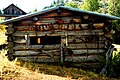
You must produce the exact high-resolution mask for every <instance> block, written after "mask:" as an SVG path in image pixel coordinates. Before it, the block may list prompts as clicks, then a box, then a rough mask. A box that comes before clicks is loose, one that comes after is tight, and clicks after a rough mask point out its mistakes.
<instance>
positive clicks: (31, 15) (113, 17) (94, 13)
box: [0, 6, 120, 24]
mask: <svg viewBox="0 0 120 80" xmlns="http://www.w3.org/2000/svg"><path fill="white" fill-rule="evenodd" d="M57 9H63V10H69V11H74V12H78V13H83V14H88V15H96V16H98V17H104V18H106V19H108V20H120V17H116V16H111V15H107V14H101V13H97V12H92V11H85V10H81V9H77V8H72V7H67V6H57V7H52V8H48V9H45V10H43V11H40V12H34V13H30V14H26V15H22V16H19V17H16V18H12V19H9V20H5V21H3V22H1V23H0V24H9V23H13V22H16V21H20V20H23V19H27V18H30V17H34V16H37V15H40V14H45V13H48V12H50V11H54V10H57Z"/></svg>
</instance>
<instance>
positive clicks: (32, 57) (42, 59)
mask: <svg viewBox="0 0 120 80" xmlns="http://www.w3.org/2000/svg"><path fill="white" fill-rule="evenodd" d="M18 59H21V60H24V61H32V62H47V63H48V62H49V63H50V62H60V58H41V57H40V58H39V57H38V56H35V57H34V56H31V57H18ZM36 59H37V60H36Z"/></svg>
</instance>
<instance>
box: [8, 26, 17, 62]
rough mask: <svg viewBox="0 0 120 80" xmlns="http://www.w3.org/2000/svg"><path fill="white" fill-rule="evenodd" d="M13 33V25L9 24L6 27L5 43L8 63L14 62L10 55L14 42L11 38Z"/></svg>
mask: <svg viewBox="0 0 120 80" xmlns="http://www.w3.org/2000/svg"><path fill="white" fill-rule="evenodd" d="M14 32H15V30H14V28H13V24H9V25H8V27H7V32H6V35H7V42H8V47H7V48H8V51H7V54H6V56H7V57H8V59H9V60H10V61H12V60H14V59H15V57H14V56H13V55H12V54H13V53H14V50H13V47H14V41H13V36H12V34H13V33H14Z"/></svg>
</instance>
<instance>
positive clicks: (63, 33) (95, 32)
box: [13, 30, 104, 36]
mask: <svg viewBox="0 0 120 80" xmlns="http://www.w3.org/2000/svg"><path fill="white" fill-rule="evenodd" d="M36 33H37V35H38V36H44V35H46V34H48V35H51V36H55V35H56V36H57V35H58V36H66V35H68V36H69V35H75V36H77V35H78V36H80V35H104V33H103V32H102V31H101V30H93V31H89V30H84V31H55V32H54V33H52V32H51V31H45V32H40V31H37V32H36V31H16V32H15V33H14V34H13V36H25V35H27V34H28V35H29V36H36Z"/></svg>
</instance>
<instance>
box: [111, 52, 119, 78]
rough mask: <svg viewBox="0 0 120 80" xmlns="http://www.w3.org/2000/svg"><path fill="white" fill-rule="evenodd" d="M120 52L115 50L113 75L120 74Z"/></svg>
mask: <svg viewBox="0 0 120 80" xmlns="http://www.w3.org/2000/svg"><path fill="white" fill-rule="evenodd" d="M119 71H120V52H118V51H114V53H113V58H112V69H111V76H112V77H119V76H120V72H119Z"/></svg>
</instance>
